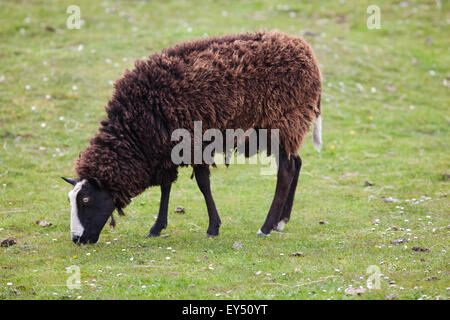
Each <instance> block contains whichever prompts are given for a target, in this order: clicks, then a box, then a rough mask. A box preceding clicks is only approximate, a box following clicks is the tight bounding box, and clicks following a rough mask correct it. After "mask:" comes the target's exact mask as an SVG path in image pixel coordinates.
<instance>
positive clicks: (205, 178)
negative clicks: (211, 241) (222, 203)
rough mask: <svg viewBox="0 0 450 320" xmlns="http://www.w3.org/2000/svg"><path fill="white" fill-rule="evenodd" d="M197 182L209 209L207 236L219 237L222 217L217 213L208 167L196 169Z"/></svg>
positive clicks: (197, 167) (196, 167)
mask: <svg viewBox="0 0 450 320" xmlns="http://www.w3.org/2000/svg"><path fill="white" fill-rule="evenodd" d="M194 174H195V180H197V184H198V187H199V188H200V191H201V192H202V193H203V196H204V197H205V201H206V208H207V209H208V216H209V226H208V231H207V232H206V234H207V236H209V237H214V236H218V235H219V227H220V224H221V222H220V217H219V214H218V213H217V209H216V205H215V203H214V200H213V197H212V194H211V186H210V181H209V168H208V167H207V166H195V167H194Z"/></svg>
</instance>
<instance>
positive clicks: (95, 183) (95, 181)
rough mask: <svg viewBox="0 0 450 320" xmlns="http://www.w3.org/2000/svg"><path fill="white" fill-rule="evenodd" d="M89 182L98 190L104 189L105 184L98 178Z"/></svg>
mask: <svg viewBox="0 0 450 320" xmlns="http://www.w3.org/2000/svg"><path fill="white" fill-rule="evenodd" d="M89 182H90V183H91V184H93V185H94V186H96V187H97V188H98V189H102V188H103V184H102V183H101V182H100V180H98V179H97V178H92V179H89Z"/></svg>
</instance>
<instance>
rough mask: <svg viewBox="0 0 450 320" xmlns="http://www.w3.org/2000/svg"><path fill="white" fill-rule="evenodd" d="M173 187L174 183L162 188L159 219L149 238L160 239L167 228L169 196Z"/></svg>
mask: <svg viewBox="0 0 450 320" xmlns="http://www.w3.org/2000/svg"><path fill="white" fill-rule="evenodd" d="M171 186H172V183H170V184H168V185H162V186H161V202H160V203H159V212H158V218H156V221H155V224H154V225H153V227H152V228H151V229H150V232H149V234H148V235H147V237H158V236H159V235H160V234H161V230H162V229H165V228H166V227H167V211H168V209H169V196H170V187H171Z"/></svg>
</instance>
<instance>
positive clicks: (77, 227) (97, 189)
mask: <svg viewBox="0 0 450 320" xmlns="http://www.w3.org/2000/svg"><path fill="white" fill-rule="evenodd" d="M62 178H63V179H64V180H65V181H66V182H68V183H70V184H71V185H73V186H74V188H73V190H71V191H70V192H69V203H70V214H71V217H70V233H71V236H72V241H73V242H74V243H76V244H82V243H97V242H98V239H99V237H100V232H101V231H102V229H103V227H104V226H105V223H106V221H108V218H109V217H111V218H112V213H113V211H114V202H113V197H112V196H111V194H110V193H109V192H108V190H106V189H105V188H103V186H102V185H101V183H100V182H98V181H95V180H92V181H91V180H86V179H83V180H81V179H78V178H73V179H72V178H64V177H62Z"/></svg>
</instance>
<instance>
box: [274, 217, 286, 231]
mask: <svg viewBox="0 0 450 320" xmlns="http://www.w3.org/2000/svg"><path fill="white" fill-rule="evenodd" d="M286 223H287V220H285V219H282V220H281V221H280V222H278V224H277V225H276V226H275V227H274V228H273V230H275V231H283V229H284V227H285V226H286Z"/></svg>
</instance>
